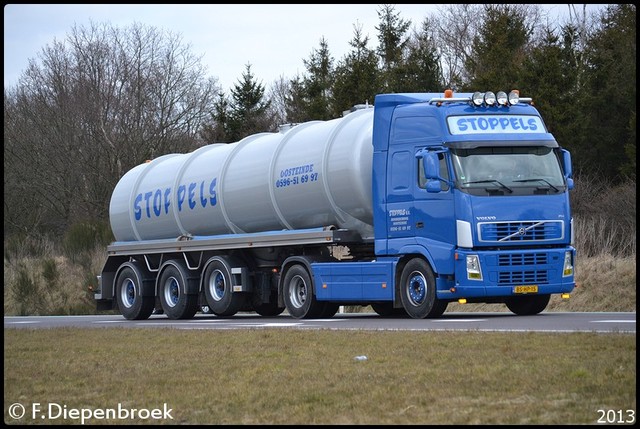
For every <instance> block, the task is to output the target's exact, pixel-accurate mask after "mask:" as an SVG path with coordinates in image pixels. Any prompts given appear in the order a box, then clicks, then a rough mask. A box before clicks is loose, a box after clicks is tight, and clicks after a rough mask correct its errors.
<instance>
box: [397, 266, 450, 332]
mask: <svg viewBox="0 0 640 429" xmlns="http://www.w3.org/2000/svg"><path fill="white" fill-rule="evenodd" d="M400 299H401V301H402V306H403V307H404V309H405V311H406V312H407V314H408V315H409V316H411V317H412V318H414V319H425V318H435V317H440V316H442V314H443V313H444V312H445V310H446V309H447V302H446V301H440V300H439V299H438V298H437V297H436V277H435V275H434V274H433V270H432V269H431V266H430V265H429V264H428V263H427V262H426V261H425V260H424V259H420V258H415V259H412V260H410V261H409V262H408V263H407V265H405V267H404V269H403V270H402V276H401V278H400Z"/></svg>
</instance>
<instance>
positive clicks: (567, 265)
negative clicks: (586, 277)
mask: <svg viewBox="0 0 640 429" xmlns="http://www.w3.org/2000/svg"><path fill="white" fill-rule="evenodd" d="M572 275H573V260H572V258H571V252H570V251H566V252H564V266H563V267H562V277H568V276H572Z"/></svg>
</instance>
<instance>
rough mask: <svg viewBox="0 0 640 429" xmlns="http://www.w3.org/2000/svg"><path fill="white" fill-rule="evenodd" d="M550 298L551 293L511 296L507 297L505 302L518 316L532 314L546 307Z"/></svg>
mask: <svg viewBox="0 0 640 429" xmlns="http://www.w3.org/2000/svg"><path fill="white" fill-rule="evenodd" d="M550 298H551V295H531V296H513V297H509V298H508V299H507V300H506V301H505V304H507V308H508V309H509V310H511V311H512V312H513V313H515V314H517V315H518V316H533V315H534V314H538V313H541V312H542V311H543V310H544V309H545V308H547V304H549V299H550Z"/></svg>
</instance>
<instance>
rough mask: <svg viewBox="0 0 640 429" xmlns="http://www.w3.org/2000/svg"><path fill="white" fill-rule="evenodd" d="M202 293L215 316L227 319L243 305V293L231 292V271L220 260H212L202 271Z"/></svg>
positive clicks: (244, 297)
mask: <svg viewBox="0 0 640 429" xmlns="http://www.w3.org/2000/svg"><path fill="white" fill-rule="evenodd" d="M202 278H203V281H204V293H205V297H206V299H207V305H209V309H211V312H212V313H213V314H215V315H216V316H220V317H229V316H233V315H234V314H236V313H237V312H238V311H240V308H242V306H243V305H244V303H245V300H246V296H245V294H243V293H234V292H233V280H232V277H231V269H230V268H229V267H228V266H227V264H225V263H224V262H223V261H222V260H220V259H213V260H212V261H211V262H210V263H209V264H208V265H207V268H206V269H205V271H204V275H203V276H202Z"/></svg>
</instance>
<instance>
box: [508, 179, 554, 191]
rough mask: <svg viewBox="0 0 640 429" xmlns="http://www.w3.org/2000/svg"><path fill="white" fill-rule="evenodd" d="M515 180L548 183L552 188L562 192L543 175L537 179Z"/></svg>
mask: <svg viewBox="0 0 640 429" xmlns="http://www.w3.org/2000/svg"><path fill="white" fill-rule="evenodd" d="M513 182H544V183H546V184H547V185H549V186H550V187H551V189H553V190H554V191H556V192H560V189H558V188H556V187H555V186H553V185H552V184H551V183H550V182H549V181H548V180H547V179H543V178H542V177H541V178H537V179H518V180H513Z"/></svg>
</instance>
